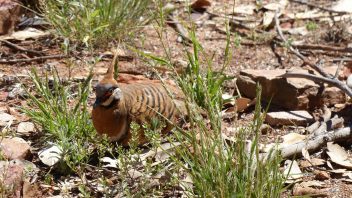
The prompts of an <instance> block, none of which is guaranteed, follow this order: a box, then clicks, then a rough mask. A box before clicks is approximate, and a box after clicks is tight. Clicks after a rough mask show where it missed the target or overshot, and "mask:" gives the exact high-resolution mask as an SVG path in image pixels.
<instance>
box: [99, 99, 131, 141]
mask: <svg viewBox="0 0 352 198" xmlns="http://www.w3.org/2000/svg"><path fill="white" fill-rule="evenodd" d="M92 120H93V125H94V127H95V129H96V130H97V132H98V134H100V135H102V134H106V135H107V136H108V137H109V139H110V140H111V141H117V140H120V138H121V137H122V136H123V135H125V134H126V133H127V130H128V128H129V126H128V118H127V116H123V115H121V114H118V113H116V111H114V108H105V107H101V106H98V107H96V108H93V110H92Z"/></svg>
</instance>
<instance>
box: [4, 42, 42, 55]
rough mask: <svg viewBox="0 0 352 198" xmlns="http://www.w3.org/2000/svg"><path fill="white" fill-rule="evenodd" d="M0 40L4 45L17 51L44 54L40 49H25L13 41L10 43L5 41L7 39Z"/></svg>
mask: <svg viewBox="0 0 352 198" xmlns="http://www.w3.org/2000/svg"><path fill="white" fill-rule="evenodd" d="M0 41H1V42H3V43H4V44H6V45H8V46H10V47H12V48H14V49H16V50H18V51H21V52H28V53H31V54H35V55H40V56H42V55H43V54H44V53H43V52H40V51H36V50H29V49H26V48H24V47H21V46H18V45H16V44H14V43H11V42H10V41H7V40H2V39H0Z"/></svg>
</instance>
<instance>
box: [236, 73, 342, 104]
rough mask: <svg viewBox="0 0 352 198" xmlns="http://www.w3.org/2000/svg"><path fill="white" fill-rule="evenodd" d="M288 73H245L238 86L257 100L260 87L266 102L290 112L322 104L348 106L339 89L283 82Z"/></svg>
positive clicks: (297, 80)
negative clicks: (257, 90)
mask: <svg viewBox="0 0 352 198" xmlns="http://www.w3.org/2000/svg"><path fill="white" fill-rule="evenodd" d="M293 72H300V73H308V71H307V70H303V69H295V70H293ZM285 73H286V70H284V69H277V70H253V69H249V70H243V71H241V72H240V75H239V77H238V79H237V86H238V89H239V91H240V92H241V94H242V95H244V96H246V97H249V98H254V97H255V96H256V84H257V83H259V84H261V85H262V99H263V100H265V101H267V102H269V101H271V103H272V104H275V105H278V106H281V107H284V108H287V109H290V110H307V109H311V108H315V107H320V106H322V104H329V105H330V104H336V103H344V102H345V101H346V96H345V94H344V93H343V92H342V91H341V90H339V89H335V88H325V91H322V90H321V88H320V86H319V85H318V84H316V83H315V82H313V81H311V80H307V79H304V78H282V77H281V75H283V74H285Z"/></svg>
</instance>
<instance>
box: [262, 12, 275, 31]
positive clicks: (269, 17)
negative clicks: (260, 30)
mask: <svg viewBox="0 0 352 198" xmlns="http://www.w3.org/2000/svg"><path fill="white" fill-rule="evenodd" d="M274 17H275V12H265V13H264V16H263V26H264V27H268V26H269V25H270V24H272V23H273V21H274Z"/></svg>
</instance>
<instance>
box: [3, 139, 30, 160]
mask: <svg viewBox="0 0 352 198" xmlns="http://www.w3.org/2000/svg"><path fill="white" fill-rule="evenodd" d="M0 151H1V153H2V154H3V155H4V157H5V158H7V159H10V160H12V159H25V158H27V157H28V156H29V155H30V146H29V144H28V143H27V142H26V141H25V140H24V139H22V138H19V137H14V138H4V139H2V140H1V142H0Z"/></svg>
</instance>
